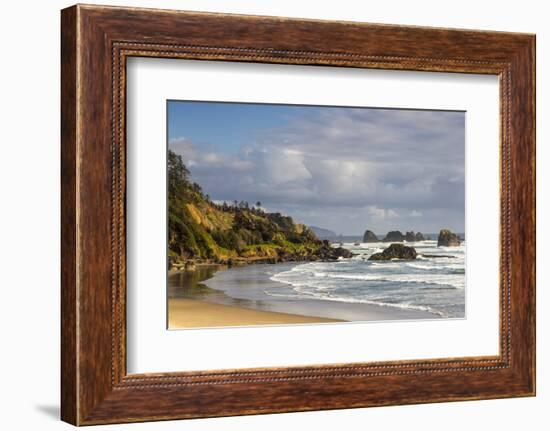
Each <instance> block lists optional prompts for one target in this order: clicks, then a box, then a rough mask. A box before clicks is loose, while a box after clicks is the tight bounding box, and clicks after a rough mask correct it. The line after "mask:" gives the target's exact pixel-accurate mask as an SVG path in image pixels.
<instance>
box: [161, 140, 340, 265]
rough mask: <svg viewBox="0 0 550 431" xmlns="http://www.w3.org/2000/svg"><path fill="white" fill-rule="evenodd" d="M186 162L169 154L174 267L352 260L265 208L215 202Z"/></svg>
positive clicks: (170, 257)
mask: <svg viewBox="0 0 550 431" xmlns="http://www.w3.org/2000/svg"><path fill="white" fill-rule="evenodd" d="M189 177H190V173H189V170H188V169H187V168H186V166H185V165H184V163H183V160H182V158H181V156H179V155H177V154H175V153H174V152H172V151H170V150H168V260H169V267H179V266H182V265H184V264H185V263H186V262H189V261H195V262H197V261H205V262H219V263H232V262H237V261H271V262H278V261H290V260H318V259H336V258H338V257H339V256H343V257H350V255H349V254H348V253H349V252H347V250H344V249H334V248H332V247H330V245H329V244H328V242H326V241H320V240H319V239H317V238H316V236H315V234H314V233H313V232H312V231H311V230H310V229H309V228H307V227H306V226H304V225H302V224H298V223H295V222H294V220H292V218H291V217H288V216H284V215H282V214H280V213H266V212H265V211H263V210H262V209H261V203H260V202H257V203H256V204H255V205H250V204H249V203H248V202H245V201H241V202H238V201H234V202H233V203H232V204H228V203H226V202H223V203H221V204H219V203H215V202H212V201H211V200H210V197H209V196H208V195H207V194H205V193H204V192H203V191H202V189H201V187H200V186H199V185H198V184H197V183H193V182H191V180H190V178H189Z"/></svg>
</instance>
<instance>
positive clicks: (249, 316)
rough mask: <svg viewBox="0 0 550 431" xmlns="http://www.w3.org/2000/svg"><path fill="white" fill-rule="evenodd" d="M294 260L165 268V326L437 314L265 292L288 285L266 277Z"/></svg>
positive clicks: (429, 316) (386, 318)
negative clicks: (169, 271) (167, 272)
mask: <svg viewBox="0 0 550 431" xmlns="http://www.w3.org/2000/svg"><path fill="white" fill-rule="evenodd" d="M294 266H296V263H285V264H276V265H269V264H253V265H245V266H241V267H233V268H229V269H228V268H227V267H223V266H220V265H200V266H197V268H196V269H195V270H193V271H181V272H179V273H173V274H170V275H169V278H168V326H169V329H184V328H200V327H223V326H255V325H284V324H308V323H338V322H353V321H381V320H384V321H391V320H415V319H433V318H438V317H439V316H436V315H434V314H432V313H428V312H425V311H419V310H410V309H401V308H394V307H383V306H379V305H374V304H365V303H349V302H340V301H326V300H321V299H316V298H309V297H308V298H302V297H299V298H295V297H291V296H290V297H289V296H288V295H285V294H282V295H278V294H277V295H275V296H273V295H272V294H271V295H270V294H268V292H272V291H275V292H277V293H279V292H281V293H284V292H285V291H288V289H289V287H288V286H286V285H285V284H282V283H279V282H275V281H273V280H271V279H270V277H271V274H273V273H274V272H278V271H281V270H285V269H289V268H292V267H294Z"/></svg>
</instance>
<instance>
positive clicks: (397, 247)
mask: <svg viewBox="0 0 550 431" xmlns="http://www.w3.org/2000/svg"><path fill="white" fill-rule="evenodd" d="M392 259H402V260H414V259H416V250H415V249H414V248H413V247H407V246H406V245H403V244H392V245H390V246H389V247H388V248H386V249H385V250H384V251H383V252H381V253H374V254H373V255H372V256H371V257H369V260H392Z"/></svg>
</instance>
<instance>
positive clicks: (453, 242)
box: [437, 229, 460, 247]
mask: <svg viewBox="0 0 550 431" xmlns="http://www.w3.org/2000/svg"><path fill="white" fill-rule="evenodd" d="M459 245H460V238H459V237H458V235H457V234H456V233H453V232H451V231H450V230H449V229H441V231H440V232H439V237H438V238H437V246H438V247H441V246H443V247H456V246H459Z"/></svg>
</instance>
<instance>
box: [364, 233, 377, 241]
mask: <svg viewBox="0 0 550 431" xmlns="http://www.w3.org/2000/svg"><path fill="white" fill-rule="evenodd" d="M379 241H380V240H379V239H378V237H377V236H376V235H375V234H374V232H373V231H372V230H367V231H366V232H365V235H363V242H379Z"/></svg>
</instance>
